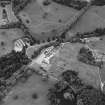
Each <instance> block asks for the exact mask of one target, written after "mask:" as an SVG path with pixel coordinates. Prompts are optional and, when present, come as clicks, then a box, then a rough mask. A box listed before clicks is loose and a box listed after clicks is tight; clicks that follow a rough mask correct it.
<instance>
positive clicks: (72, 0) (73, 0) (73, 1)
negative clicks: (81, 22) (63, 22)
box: [53, 0, 87, 10]
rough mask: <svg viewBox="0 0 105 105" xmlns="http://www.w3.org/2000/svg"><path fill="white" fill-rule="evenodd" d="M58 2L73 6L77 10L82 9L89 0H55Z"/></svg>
mask: <svg viewBox="0 0 105 105" xmlns="http://www.w3.org/2000/svg"><path fill="white" fill-rule="evenodd" d="M53 1H54V2H56V3H59V4H62V5H65V6H69V7H72V8H74V9H77V10H81V9H82V8H83V7H85V6H86V4H87V2H85V1H81V0H53Z"/></svg>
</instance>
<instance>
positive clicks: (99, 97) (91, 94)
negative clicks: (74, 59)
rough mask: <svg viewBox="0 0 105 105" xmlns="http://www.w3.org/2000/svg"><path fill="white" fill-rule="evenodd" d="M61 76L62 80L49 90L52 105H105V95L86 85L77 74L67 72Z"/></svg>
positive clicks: (71, 71) (70, 71)
mask: <svg viewBox="0 0 105 105" xmlns="http://www.w3.org/2000/svg"><path fill="white" fill-rule="evenodd" d="M61 76H62V80H61V81H59V82H58V83H56V84H54V86H53V87H51V88H50V89H49V90H48V100H49V102H50V105H105V98H104V97H105V94H104V93H102V92H101V91H100V90H98V89H96V88H94V87H92V86H90V85H87V84H85V83H84V82H83V81H82V80H81V79H80V78H79V77H78V73H77V72H75V71H73V70H66V71H64V72H63V73H62V75H61ZM64 81H66V82H67V84H66V83H65V82H64ZM68 84H69V85H68Z"/></svg>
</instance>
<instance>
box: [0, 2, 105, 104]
mask: <svg viewBox="0 0 105 105" xmlns="http://www.w3.org/2000/svg"><path fill="white" fill-rule="evenodd" d="M104 8H105V6H103V7H98V6H93V7H91V8H90V9H89V10H88V11H87V12H86V14H85V15H84V16H83V17H82V18H81V19H80V21H79V22H78V23H77V24H76V25H75V26H74V27H73V28H72V29H71V30H70V32H72V33H76V32H81V33H83V32H89V31H93V30H94V29H96V28H98V27H102V28H103V27H105V20H104V18H105V13H104V11H103V10H104ZM78 13H79V11H77V10H74V9H72V8H69V7H65V6H62V5H59V4H56V3H52V4H51V5H49V6H45V7H44V6H43V5H42V4H38V2H36V1H33V2H32V3H31V4H29V5H28V6H27V7H25V9H24V10H22V11H21V12H20V13H19V14H18V16H19V17H20V18H21V19H22V21H23V23H24V24H25V25H26V26H27V27H28V28H29V29H30V31H31V33H32V36H33V37H34V38H36V39H39V40H41V41H43V40H47V38H48V37H52V36H54V34H53V33H52V32H51V30H54V29H56V28H58V27H60V26H62V25H63V24H64V23H65V22H67V21H68V20H69V19H71V18H72V17H73V16H75V15H77V14H78ZM23 35H24V34H23V32H22V31H21V30H19V29H8V30H7V29H4V30H2V29H0V56H2V55H4V54H7V53H9V52H11V50H12V49H13V46H14V43H13V42H14V40H16V39H18V38H20V37H22V36H23ZM104 41H105V38H103V40H102V41H99V42H92V43H89V44H88V45H89V46H90V47H91V48H93V49H95V48H96V49H99V50H101V51H102V52H104V51H105V48H104V46H105V42H104ZM83 46H84V45H83V44H71V43H68V44H65V46H64V47H63V48H62V49H61V50H60V52H59V56H56V57H53V58H52V59H51V64H52V66H51V68H50V69H49V71H48V73H52V74H54V76H55V77H59V76H60V75H61V73H62V72H63V71H65V70H68V69H69V70H75V71H77V72H79V77H80V78H81V79H82V80H84V82H85V83H87V84H90V85H93V86H94V87H95V88H99V85H100V80H99V75H98V70H99V69H98V67H95V66H90V65H86V64H84V63H81V62H79V61H78V60H77V54H78V52H79V50H80V48H81V47H83ZM30 55H31V54H30ZM32 68H34V70H36V71H40V69H39V65H37V64H34V66H33V67H32ZM53 83H54V81H52V80H49V81H42V77H41V76H38V75H37V74H33V75H32V76H31V77H30V78H29V79H28V80H27V81H26V82H22V81H21V80H20V82H19V83H18V84H17V85H16V86H15V87H14V88H13V89H12V91H11V92H10V93H9V94H8V95H7V97H6V99H5V104H4V105H48V100H47V98H46V94H47V91H48V88H49V87H50V86H52V85H53ZM33 93H37V94H38V98H37V99H32V94H33Z"/></svg>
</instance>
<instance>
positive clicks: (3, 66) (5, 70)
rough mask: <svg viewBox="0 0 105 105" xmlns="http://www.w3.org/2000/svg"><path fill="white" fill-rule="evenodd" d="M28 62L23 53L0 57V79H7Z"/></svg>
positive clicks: (12, 53)
mask: <svg viewBox="0 0 105 105" xmlns="http://www.w3.org/2000/svg"><path fill="white" fill-rule="evenodd" d="M29 62H30V60H29V59H28V58H27V57H26V56H25V54H24V53H23V52H14V51H12V52H11V53H9V54H7V55H5V56H2V57H1V58H0V78H1V77H3V78H5V79H7V78H9V77H10V76H11V75H12V74H13V73H14V72H16V71H17V70H18V69H20V68H21V67H22V66H23V65H27V64H28V63H29Z"/></svg>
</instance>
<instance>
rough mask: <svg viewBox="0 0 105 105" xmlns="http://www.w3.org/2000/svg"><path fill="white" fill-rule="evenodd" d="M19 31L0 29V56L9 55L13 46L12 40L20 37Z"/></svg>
mask: <svg viewBox="0 0 105 105" xmlns="http://www.w3.org/2000/svg"><path fill="white" fill-rule="evenodd" d="M22 36H23V33H22V31H21V30H19V29H0V56H2V55H5V54H7V53H10V52H11V50H12V49H13V46H14V40H16V39H18V38H19V37H22Z"/></svg>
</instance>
